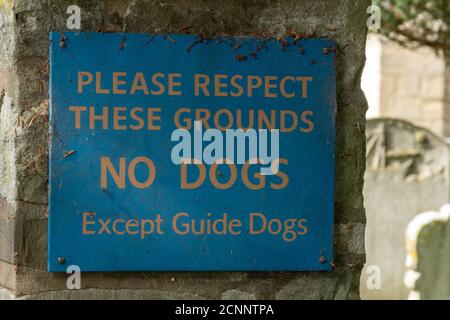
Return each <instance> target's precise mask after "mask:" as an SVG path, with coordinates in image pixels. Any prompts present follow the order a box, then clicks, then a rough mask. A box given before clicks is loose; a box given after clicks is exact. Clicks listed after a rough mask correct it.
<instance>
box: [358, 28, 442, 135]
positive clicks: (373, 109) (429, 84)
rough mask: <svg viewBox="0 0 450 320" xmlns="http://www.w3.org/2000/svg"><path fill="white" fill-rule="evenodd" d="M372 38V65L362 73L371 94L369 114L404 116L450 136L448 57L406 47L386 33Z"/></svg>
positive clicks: (370, 62) (364, 82)
mask: <svg viewBox="0 0 450 320" xmlns="http://www.w3.org/2000/svg"><path fill="white" fill-rule="evenodd" d="M370 38H371V39H370V41H369V43H370V46H368V48H367V50H370V53H369V52H368V53H367V55H368V57H369V60H368V63H367V65H368V66H371V67H368V68H367V70H365V71H364V77H363V79H364V81H363V87H364V90H365V91H366V92H370V98H371V99H369V113H368V114H369V115H371V116H372V117H390V118H399V119H405V120H408V121H411V122H413V123H414V124H416V125H419V126H423V127H425V128H428V129H430V130H433V131H434V132H435V133H437V134H441V135H444V136H450V119H449V118H448V117H449V116H448V112H446V111H447V110H448V108H450V99H449V97H448V91H449V88H447V89H446V88H445V86H446V85H447V86H449V83H448V81H446V80H447V79H449V78H448V73H449V71H448V69H449V68H448V67H446V64H445V60H444V59H443V58H442V57H439V56H437V55H436V54H435V52H434V51H432V50H431V49H429V48H417V49H407V48H404V47H401V46H400V45H398V44H396V43H393V42H392V41H390V40H387V39H385V38H383V37H378V36H375V35H371V37H370ZM372 66H378V67H377V68H374V67H372ZM446 92H447V93H446Z"/></svg>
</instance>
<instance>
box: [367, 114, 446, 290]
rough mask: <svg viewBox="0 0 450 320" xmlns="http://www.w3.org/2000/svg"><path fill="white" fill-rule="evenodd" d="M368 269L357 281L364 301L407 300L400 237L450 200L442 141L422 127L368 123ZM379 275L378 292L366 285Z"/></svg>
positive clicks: (394, 122)
mask: <svg viewBox="0 0 450 320" xmlns="http://www.w3.org/2000/svg"><path fill="white" fill-rule="evenodd" d="M367 133H368V134H367V171H366V174H365V185H364V196H365V207H366V212H367V228H366V254H367V264H366V267H365V269H364V270H363V273H362V278H361V296H362V298H365V299H406V298H407V296H408V290H407V288H406V287H405V286H404V284H403V275H404V273H405V266H404V261H405V257H406V251H405V239H404V232H405V230H406V227H407V225H408V223H409V222H410V221H411V220H412V219H413V218H414V217H415V216H416V215H417V214H419V213H420V212H423V211H426V210H433V209H435V208H439V207H440V206H441V205H442V204H443V203H446V202H448V200H449V195H450V185H449V170H450V150H449V147H448V145H447V144H446V143H445V141H444V140H443V139H442V138H440V137H438V136H436V135H435V134H433V133H432V132H430V131H429V130H427V129H424V128H422V127H417V126H415V125H413V124H411V123H409V122H406V121H402V120H396V119H388V118H386V119H373V120H369V121H368V122H367ZM370 266H377V267H379V268H380V271H381V288H379V289H374V288H373V289H371V290H370V289H369V288H368V286H367V285H366V284H367V280H368V279H369V278H370V277H372V275H373V273H371V272H369V273H368V272H367V271H368V270H369V269H368V268H369V267H370Z"/></svg>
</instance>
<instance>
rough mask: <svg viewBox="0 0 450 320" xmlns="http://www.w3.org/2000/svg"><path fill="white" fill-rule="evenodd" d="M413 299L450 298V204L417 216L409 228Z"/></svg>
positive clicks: (408, 281)
mask: <svg viewBox="0 0 450 320" xmlns="http://www.w3.org/2000/svg"><path fill="white" fill-rule="evenodd" d="M406 248H407V259H406V267H407V268H408V271H407V272H406V273H405V285H406V286H407V287H408V288H409V289H410V290H411V292H410V294H409V299H413V300H416V299H422V300H449V299H450V255H449V252H450V205H449V204H447V205H444V206H443V207H442V208H441V210H440V211H439V212H432V211H429V212H425V213H422V214H419V215H418V216H416V217H415V218H414V219H413V220H412V221H411V223H410V224H409V225H408V229H407V231H406Z"/></svg>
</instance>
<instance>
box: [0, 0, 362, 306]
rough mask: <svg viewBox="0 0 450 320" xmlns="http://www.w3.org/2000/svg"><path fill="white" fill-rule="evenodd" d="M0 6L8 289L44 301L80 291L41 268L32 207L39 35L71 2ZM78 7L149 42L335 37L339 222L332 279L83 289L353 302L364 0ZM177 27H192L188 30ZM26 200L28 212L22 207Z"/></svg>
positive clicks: (43, 127)
mask: <svg viewBox="0 0 450 320" xmlns="http://www.w3.org/2000/svg"><path fill="white" fill-rule="evenodd" d="M0 3H1V5H0V8H1V10H3V11H5V12H7V15H8V17H9V19H10V22H11V23H10V27H9V28H10V29H8V30H9V31H8V32H7V35H6V37H8V41H7V42H4V43H8V45H9V46H10V47H13V48H5V44H4V43H1V44H0V56H1V57H0V59H3V60H7V61H8V64H9V65H11V66H12V69H13V72H12V74H9V75H8V74H6V73H5V74H6V76H7V77H11V81H7V83H12V84H13V85H12V86H11V85H8V86H6V85H3V84H2V83H3V82H0V92H3V91H4V92H5V93H4V95H3V94H2V95H3V96H4V97H8V98H3V99H2V100H3V105H4V106H6V107H5V110H4V111H3V107H2V117H1V121H0V133H1V134H2V136H1V138H2V139H0V143H1V146H0V149H1V150H6V152H3V154H2V155H1V157H3V158H1V159H0V160H1V161H0V162H3V159H6V162H5V163H6V165H8V166H7V167H2V168H0V169H1V170H0V174H1V175H2V179H0V194H1V195H4V197H6V198H7V200H8V201H9V202H14V203H15V205H16V206H17V208H19V209H17V210H15V211H14V212H13V215H14V216H15V219H17V223H18V225H17V227H16V230H15V239H16V240H17V239H19V240H17V245H18V249H19V251H18V252H19V257H18V261H20V263H19V267H18V271H17V274H16V276H17V278H16V279H15V286H14V293H15V295H17V296H19V297H20V296H30V295H33V294H39V293H41V292H42V295H41V297H43V298H48V299H50V298H52V297H57V296H58V295H60V297H74V296H76V295H77V294H79V295H82V294H83V293H73V292H70V293H69V292H67V291H60V290H64V289H65V288H66V287H65V281H66V275H65V274H50V273H47V272H46V268H45V257H46V254H45V252H44V251H45V243H46V242H45V241H44V240H45V226H44V221H43V220H42V219H45V216H44V217H42V215H43V214H42V211H41V210H42V209H41V208H42V207H45V205H46V203H47V189H46V185H47V171H48V168H47V150H48V136H47V130H48V127H47V126H48V125H47V119H48V118H47V114H46V112H47V107H46V101H47V99H48V97H47V95H48V48H49V40H48V33H49V31H50V30H57V31H65V30H66V29H65V28H66V18H67V17H68V15H67V14H66V13H65V12H66V9H67V7H68V6H69V5H72V4H73V1H68V0H67V1H66V0H58V1H56V0H52V1H50V0H47V1H46V0H38V1H27V0H8V1H3V2H0ZM5 3H6V4H5ZM76 3H77V4H78V5H79V6H80V7H81V9H82V31H116V32H122V31H126V32H140V33H142V32H146V33H149V36H150V35H151V34H153V33H155V32H161V33H171V32H174V33H179V32H189V33H193V34H199V33H201V32H204V33H205V34H206V35H207V36H214V35H221V34H231V35H243V34H250V35H273V36H276V35H283V34H285V33H286V32H287V31H289V30H295V31H297V32H300V33H302V34H305V35H307V36H317V37H322V36H324V37H329V38H332V39H335V40H336V41H337V43H338V48H339V54H338V55H337V58H336V65H337V102H338V110H337V115H336V117H337V118H336V122H337V124H336V126H337V130H336V132H337V136H336V143H337V150H336V187H335V194H336V222H337V224H338V225H337V226H336V230H337V232H336V245H335V251H336V261H335V262H332V261H330V262H329V263H334V264H335V265H336V271H335V272H332V273H329V274H327V273H281V272H280V273H229V272H226V273H87V274H85V273H83V274H82V288H84V290H83V292H87V293H86V294H88V295H89V294H92V295H93V296H94V295H96V296H98V297H101V296H102V295H103V297H105V298H113V296H114V295H115V294H117V295H120V294H121V293H120V292H124V290H130V291H135V290H154V292H156V293H157V292H163V293H164V292H166V293H167V294H166V293H164V294H161V295H160V297H161V298H167V297H169V296H170V295H171V294H174V293H180V294H186V296H187V297H192V296H196V295H198V296H199V297H204V298H215V299H220V298H221V297H222V296H223V294H224V292H227V290H240V291H242V292H248V293H250V294H252V295H254V296H255V297H256V298H261V299H267V298H275V297H278V298H289V299H294V298H304V297H310V296H314V297H317V298H358V278H359V273H360V270H361V268H362V264H363V262H364V252H363V251H362V249H361V248H362V247H361V243H362V241H363V240H362V239H363V234H362V232H361V230H362V228H363V227H364V223H365V219H364V209H363V198H362V186H363V174H364V168H365V156H364V148H365V133H364V128H365V118H364V114H365V110H366V101H365V98H364V95H363V93H362V91H361V90H360V86H359V83H360V80H359V79H360V75H361V72H362V68H363V65H364V48H365V36H366V18H367V14H366V9H367V6H368V5H369V3H370V1H368V0H367V1H360V0H358V1H352V0H343V1H328V0H317V1H309V0H295V1H294V0H276V1H270V2H266V1H256V0H231V1H219V0H214V1H201V0H192V1H184V0H174V1H170V2H161V1H154V0H134V1H130V0H123V1H115V0H114V1H113V0H111V1H95V2H94V1H87V0H80V1H77V2H76ZM186 26H189V27H190V28H188V29H185V27H186ZM2 70H3V69H0V72H2V74H1V75H0V79H1V78H2V77H3V72H4V71H2ZM5 83H6V82H5ZM5 101H6V103H5ZM13 129H14V130H13ZM13 132H14V133H13ZM3 176H4V177H5V179H3ZM25 204H26V205H28V206H29V207H28V208H29V210H26V209H24V208H25ZM341 224H342V225H341ZM348 241H349V243H347V242H348ZM268 258H270V257H268ZM1 284H3V282H0V285H1ZM89 288H101V289H99V290H93V289H89ZM112 289H116V290H117V293H114V292H115V291H114V290H113V291H111V290H112ZM102 290H105V291H102ZM103 292H106V293H105V294H103ZM109 292H111V294H110V293H109ZM156 293H155V294H156ZM130 294H134V293H130ZM138 294H139V292H138V293H136V294H135V296H134V297H136V298H137V297H138Z"/></svg>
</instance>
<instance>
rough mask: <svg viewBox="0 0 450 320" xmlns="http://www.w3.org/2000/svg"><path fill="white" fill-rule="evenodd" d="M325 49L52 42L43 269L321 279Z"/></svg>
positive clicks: (328, 265) (72, 38)
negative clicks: (285, 274) (282, 274)
mask: <svg viewBox="0 0 450 320" xmlns="http://www.w3.org/2000/svg"><path fill="white" fill-rule="evenodd" d="M335 51H336V47H335V43H334V42H333V41H330V40H327V39H301V38H300V39H295V38H291V37H286V38H277V39H274V38H271V39H264V38H253V37H233V38H232V37H223V38H215V39H210V40H207V39H204V38H203V37H200V36H193V35H156V36H155V35H153V36H151V35H145V34H103V33H51V54H50V57H51V61H50V67H51V78H50V101H51V108H50V109H51V110H50V131H51V132H50V134H51V147H50V182H49V184H50V196H49V197H50V199H49V202H50V204H49V254H48V268H49V271H56V272H60V271H65V270H66V268H67V266H69V265H77V266H79V267H80V269H81V271H163V270H172V271H203V270H204V271H239V270H247V271H251V270H254V271H262V270H267V271H276V270H283V271H312V270H322V271H327V270H332V265H333V211H334V196H333V194H334V148H335V138H334V125H335V109H336V102H335V66H334V54H335Z"/></svg>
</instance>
